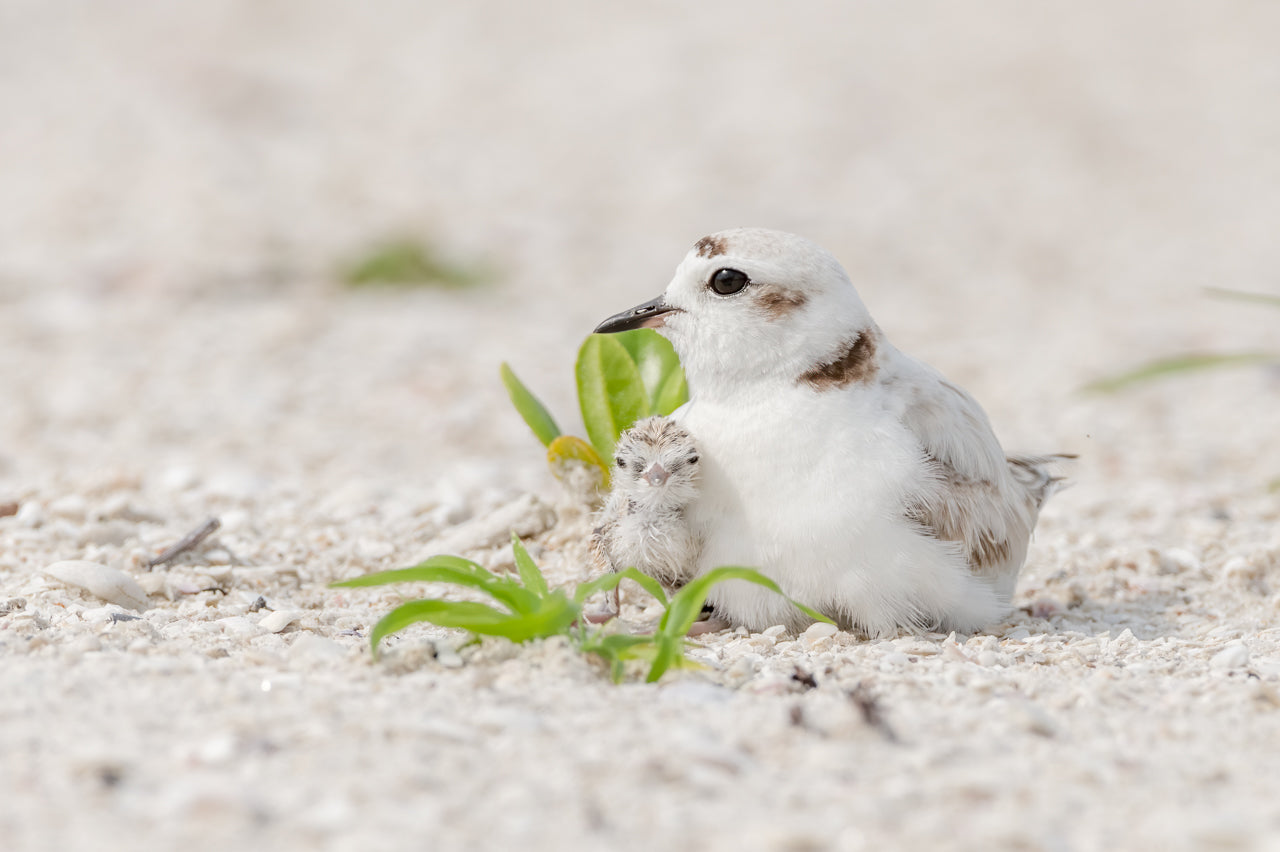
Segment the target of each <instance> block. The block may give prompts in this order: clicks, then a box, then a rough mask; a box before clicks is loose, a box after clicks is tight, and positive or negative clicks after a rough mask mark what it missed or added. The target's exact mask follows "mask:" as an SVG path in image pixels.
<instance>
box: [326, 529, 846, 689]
mask: <svg viewBox="0 0 1280 852" xmlns="http://www.w3.org/2000/svg"><path fill="white" fill-rule="evenodd" d="M511 547H512V551H513V554H514V556H515V562H516V571H517V573H518V576H519V579H516V578H513V577H502V576H498V575H496V574H494V573H492V572H491V571H488V570H486V569H485V568H483V567H481V566H480V565H478V564H476V563H475V562H471V561H470V560H467V559H462V558H460V557H457V556H433V557H431V558H430V559H428V560H427V561H425V562H422V563H420V564H418V565H415V566H413V567H411V568H400V569H396V570H393V571H379V572H377V573H374V574H366V575H365V576H363V577H356V578H355V579H352V580H343V581H340V582H336V583H331V584H330V587H331V588H362V587H366V586H381V585H386V584H388V583H406V582H424V583H450V584H453V585H455V586H461V587H463V588H470V589H473V590H476V591H479V592H481V593H483V594H485V595H487V596H489V597H490V598H491V599H493V601H494V603H495V604H496V606H493V605H490V604H485V603H477V602H474V601H448V600H443V599H439V598H424V599H420V600H413V601H408V602H407V603H403V604H401V605H400V606H398V607H396V608H395V609H393V610H392V611H391V612H389V613H387V614H386V615H385V616H383V617H382V618H381V619H380V620H379V621H378V623H377V624H376V625H374V627H373V630H372V631H371V632H370V634H369V643H370V645H371V647H372V650H373V654H374V657H375V658H376V657H377V654H378V646H379V644H380V643H381V642H382V640H383V639H385V638H386V637H387V636H390V635H391V634H393V633H396V632H398V631H400V630H403V629H404V628H406V627H408V626H410V625H412V624H417V623H419V622H424V621H425V622H428V623H430V624H435V625H437V626H439V627H453V628H460V629H462V630H467V631H470V632H471V633H473V634H475V635H477V636H500V637H502V638H504V639H508V640H510V641H512V642H528V641H529V640H531V639H544V638H547V637H549V636H568V637H569V638H570V640H571V641H572V642H573V643H574V644H575V646H576V647H577V648H578V649H579V650H580V651H582V652H583V653H587V654H594V655H596V656H598V657H600V658H601V659H602V660H604V662H605V663H606V664H607V665H608V666H609V672H610V675H611V676H612V677H613V680H614V681H615V682H617V681H620V680H621V679H622V678H623V676H624V674H625V666H626V663H628V662H630V661H636V660H639V661H644V662H648V663H649V671H648V674H647V676H646V678H645V679H646V681H648V682H650V683H652V682H654V681H656V680H658V679H659V678H661V677H662V676H663V675H664V674H665V673H666V672H668V671H670V670H671V669H674V668H688V667H690V666H694V665H696V664H695V663H694V662H693V661H692V660H690V659H689V658H688V657H687V656H686V655H685V651H686V649H687V648H688V644H689V643H688V639H687V638H686V636H687V635H688V633H689V628H690V627H692V626H693V623H694V621H696V620H697V618H698V615H699V613H701V611H702V605H703V603H705V602H706V599H707V594H708V593H709V592H710V591H711V589H712V587H714V586H715V585H716V584H718V583H723V582H727V581H731V580H741V581H744V582H748V583H755V584H757V585H760V586H764V587H765V588H767V589H770V590H771V591H774V592H777V593H778V594H782V590H781V589H780V588H778V585H777V583H775V582H774V581H773V580H770V579H769V578H768V577H766V576H764V575H763V574H761V573H760V572H758V571H756V570H754V569H752V568H742V567H737V566H725V567H721V568H715V569H713V570H711V571H709V572H707V573H706V574H704V575H702V576H701V577H698V578H697V579H695V580H694V581H693V582H691V583H689V584H688V585H687V586H685V587H684V588H682V589H681V590H680V591H679V592H677V593H676V594H675V595H674V596H672V597H671V598H670V600H668V599H667V596H666V594H665V593H664V592H663V590H662V586H661V585H659V584H658V582H657V581H656V580H654V579H653V578H652V577H648V576H646V575H644V574H642V573H640V572H639V571H637V570H636V569H635V568H628V569H626V570H625V571H622V572H619V573H617V574H606V575H605V576H603V577H598V578H596V579H595V580H591V581H589V582H586V583H581V584H579V585H578V586H577V588H575V589H574V592H573V594H572V595H566V594H565V593H564V592H562V591H560V590H559V589H552V588H550V587H548V585H547V581H546V578H545V577H544V576H543V574H542V571H541V570H540V569H539V568H538V566H537V564H536V563H535V562H534V561H533V558H532V557H531V556H530V555H529V552H528V551H527V550H526V549H525V547H524V545H523V544H522V543H521V542H520V539H519V537H518V536H516V535H515V533H512V536H511ZM623 580H630V581H632V582H634V583H636V584H637V585H639V586H640V587H641V588H642V589H644V590H645V591H646V592H648V593H649V594H650V595H652V596H653V597H654V598H655V599H656V600H657V601H658V602H659V603H660V604H662V606H663V608H664V612H663V615H662V619H661V620H660V621H659V622H658V629H657V631H656V632H655V633H653V634H651V635H647V636H646V635H632V634H623V633H614V632H610V631H609V629H608V628H607V627H600V628H589V627H588V626H587V625H586V624H585V621H584V619H583V618H582V609H583V605H584V604H585V602H586V600H587V599H588V598H589V597H591V595H594V594H597V593H599V592H607V591H611V590H613V589H614V588H616V587H617V586H618V584H619V583H621V582H622V581H623ZM788 600H791V599H790V598H788ZM791 603H792V605H794V606H795V607H797V608H798V609H799V610H800V611H801V612H803V613H804V614H805V615H807V616H808V617H810V618H812V619H814V620H816V621H825V622H828V623H830V621H831V620H830V619H829V618H827V617H826V616H824V615H822V614H821V613H819V612H817V611H815V610H813V609H811V608H809V607H807V606H805V605H803V604H800V603H797V602H796V601H791ZM575 625H576V628H575Z"/></svg>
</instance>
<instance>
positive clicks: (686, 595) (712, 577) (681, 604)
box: [658, 565, 835, 636]
mask: <svg viewBox="0 0 1280 852" xmlns="http://www.w3.org/2000/svg"><path fill="white" fill-rule="evenodd" d="M726 580H745V581H746V582H748V583H755V584H756V585H757V586H764V587H765V588H766V589H769V590H770V591H773V592H777V593H778V594H780V595H782V596H783V597H786V595H784V594H783V592H782V589H781V588H779V587H778V584H777V583H775V582H774V581H773V580H770V579H769V578H768V577H766V576H765V575H764V574H761V573H760V572H759V571H757V570H756V569H754V568H743V567H741V566H737V565H722V566H720V567H719V568H712V569H711V570H710V571H708V572H707V573H705V574H703V575H702V576H700V577H696V578H694V579H693V580H692V581H691V582H689V584H688V585H686V586H685V587H684V588H682V589H681V590H680V591H679V592H677V593H676V595H675V597H673V598H672V599H671V606H670V607H669V608H668V609H667V611H666V614H664V615H663V616H662V620H661V621H660V622H659V623H658V631H659V632H660V633H665V634H667V635H670V636H684V635H685V634H687V633H688V632H689V628H690V627H692V626H693V623H694V622H695V621H697V620H698V615H699V614H700V613H701V612H702V605H703V604H704V603H706V601H707V594H708V593H710V591H711V587H712V586H715V585H716V584H718V583H723V582H725V581H726ZM787 600H788V601H790V602H791V605H792V606H794V607H795V608H796V609H798V610H800V611H801V612H803V613H804V614H805V615H807V616H808V617H809V618H812V619H813V620H814V621H824V622H826V623H827V624H834V623H835V622H833V621H832V620H831V619H829V618H827V617H826V616H825V615H823V614H822V613H820V612H818V611H817V610H815V609H812V608H811V607H807V606H805V605H804V604H802V603H798V602H796V601H794V600H792V599H791V598H787Z"/></svg>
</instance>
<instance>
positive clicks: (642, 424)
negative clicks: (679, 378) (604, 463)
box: [591, 417, 700, 612]
mask: <svg viewBox="0 0 1280 852" xmlns="http://www.w3.org/2000/svg"><path fill="white" fill-rule="evenodd" d="M699 465H700V462H699V452H698V448H697V446H696V445H695V443H694V441H693V438H692V436H690V434H689V432H688V431H687V430H686V429H684V428H683V427H681V426H680V425H679V424H678V423H676V422H675V421H674V420H672V419H670V418H668V417H648V418H645V419H644V420H640V421H638V422H636V423H635V425H633V426H632V427H631V428H630V429H628V430H627V431H625V432H623V433H622V435H621V436H619V438H618V443H617V446H616V447H615V448H614V469H613V477H612V486H611V490H610V492H609V499H608V500H606V501H605V505H604V507H603V508H602V509H601V510H600V512H599V514H598V515H597V518H596V519H597V526H596V529H595V530H594V532H593V533H592V536H591V551H592V559H593V562H594V563H595V565H596V567H597V568H600V569H602V570H609V571H621V570H623V569H625V568H629V567H635V568H637V569H638V570H640V571H642V572H643V573H645V574H648V575H649V576H650V577H653V578H654V579H655V580H657V581H658V582H660V583H662V584H663V585H664V586H667V587H668V588H675V587H678V586H681V585H683V584H684V583H685V582H686V581H688V579H689V578H690V577H692V576H693V574H694V571H695V570H696V568H697V559H698V543H697V539H696V538H695V537H694V535H693V532H692V530H691V529H690V527H689V521H688V518H687V517H686V514H685V509H686V508H687V507H688V505H689V503H690V501H692V500H693V499H694V497H696V496H697V493H698V470H699ZM613 605H614V608H615V612H616V607H617V597H616V595H615V596H613Z"/></svg>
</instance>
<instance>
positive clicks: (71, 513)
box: [49, 494, 89, 521]
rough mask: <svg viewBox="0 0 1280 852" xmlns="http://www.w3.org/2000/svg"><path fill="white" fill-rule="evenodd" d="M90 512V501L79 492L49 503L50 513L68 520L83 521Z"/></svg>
mask: <svg viewBox="0 0 1280 852" xmlns="http://www.w3.org/2000/svg"><path fill="white" fill-rule="evenodd" d="M88 512H89V502H88V501H87V500H85V499H84V498H83V497H81V496H80V495H79V494H68V495H66V496H65V497H59V498H58V499H57V500H54V501H53V502H52V503H50V504H49V514H50V515H53V516H54V517H55V518H65V519H66V520H68V521H83V520H84V518H85V515H86V514H88Z"/></svg>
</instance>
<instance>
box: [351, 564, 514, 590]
mask: <svg viewBox="0 0 1280 852" xmlns="http://www.w3.org/2000/svg"><path fill="white" fill-rule="evenodd" d="M493 580H501V578H500V577H498V576H497V575H496V574H493V573H491V572H489V571H487V570H485V569H484V568H483V567H481V566H479V565H477V564H476V563H474V562H472V561H470V560H468V559H462V558H460V557H457V556H433V557H431V558H430V559H428V560H426V561H425V562H419V563H418V564H417V565H414V566H412V567H409V568H396V569H394V570H391V571H375V572H373V573H372V574H365V575H364V576H361V577H353V578H351V579H350V580H338V581H336V582H333V583H330V584H329V588H331V589H343V588H345V589H356V588H362V587H365V586H385V585H388V584H390V583H456V584H458V585H460V586H475V587H476V588H479V587H480V586H482V585H483V584H484V583H487V582H489V581H493Z"/></svg>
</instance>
